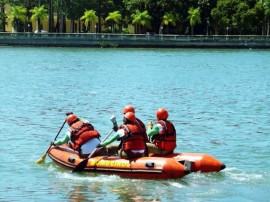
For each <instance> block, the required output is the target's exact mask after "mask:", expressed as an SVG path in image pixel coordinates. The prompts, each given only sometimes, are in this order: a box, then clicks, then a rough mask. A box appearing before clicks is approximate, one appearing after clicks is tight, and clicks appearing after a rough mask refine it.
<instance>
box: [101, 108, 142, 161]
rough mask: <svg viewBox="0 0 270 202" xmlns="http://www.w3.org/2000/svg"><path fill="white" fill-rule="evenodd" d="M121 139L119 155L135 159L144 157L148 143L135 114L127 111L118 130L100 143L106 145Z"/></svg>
mask: <svg viewBox="0 0 270 202" xmlns="http://www.w3.org/2000/svg"><path fill="white" fill-rule="evenodd" d="M116 140H120V141H121V142H120V145H119V146H118V155H119V156H120V157H121V158H126V159H133V158H139V157H143V156H144V154H145V149H146V144H145V140H144V136H143V131H142V129H141V127H139V126H138V124H136V117H135V114H134V113H132V112H127V113H125V115H124V118H123V124H122V125H121V126H120V127H119V129H118V130H117V132H116V133H115V134H114V135H113V136H112V137H111V138H110V139H109V140H107V141H105V142H102V143H100V145H99V146H100V147H106V146H107V145H109V144H111V143H112V142H114V141H116Z"/></svg>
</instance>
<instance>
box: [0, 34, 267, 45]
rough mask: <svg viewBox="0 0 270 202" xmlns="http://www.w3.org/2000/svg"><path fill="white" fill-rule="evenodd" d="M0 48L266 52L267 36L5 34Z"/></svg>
mask: <svg viewBox="0 0 270 202" xmlns="http://www.w3.org/2000/svg"><path fill="white" fill-rule="evenodd" d="M0 46H48V47H131V48H260V49H269V48H270V36H257V35H256V36H255V35H252V36H251V35H248V36H246V35H245V36H243V35H234V36H233V35H226V36H224V35H223V36H220V35H211V36H210V35H209V36H201V35H194V36H188V35H155V34H107V33H100V34H96V33H94V34H92V33H66V34H56V33H7V32H5V33H0Z"/></svg>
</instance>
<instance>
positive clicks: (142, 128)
mask: <svg viewBox="0 0 270 202" xmlns="http://www.w3.org/2000/svg"><path fill="white" fill-rule="evenodd" d="M136 124H138V126H139V127H140V128H141V131H142V133H143V138H144V141H145V142H149V139H148V136H147V133H146V128H145V125H144V123H143V122H142V121H141V120H140V119H138V118H136Z"/></svg>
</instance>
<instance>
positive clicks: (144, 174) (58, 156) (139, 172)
mask: <svg viewBox="0 0 270 202" xmlns="http://www.w3.org/2000/svg"><path fill="white" fill-rule="evenodd" d="M48 155H49V157H50V158H51V159H52V160H53V161H55V162H56V163H57V164H59V165H61V166H64V167H67V168H70V169H74V168H75V167H76V166H77V165H78V164H79V163H80V162H81V161H82V160H84V159H82V158H80V157H79V155H78V153H77V152H75V151H74V150H72V149H70V148H69V147H68V145H62V146H52V147H51V149H50V150H49V152H48ZM225 167H226V166H225V165H224V164H223V163H221V162H220V161H219V160H217V159H216V158H214V157H213V156H211V155H209V154H201V153H179V154H170V155H166V156H165V157H158V156H155V155H150V157H143V158H138V159H135V160H132V161H129V160H126V159H121V158H120V157H118V156H97V157H92V158H90V159H89V161H88V163H87V166H86V167H85V169H84V171H89V172H100V173H107V174H117V175H120V176H122V177H129V178H142V179H176V178H181V177H184V176H185V175H186V174H188V173H190V172H198V171H199V172H219V171H221V170H223V169H224V168H225Z"/></svg>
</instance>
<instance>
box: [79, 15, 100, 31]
mask: <svg viewBox="0 0 270 202" xmlns="http://www.w3.org/2000/svg"><path fill="white" fill-rule="evenodd" d="M80 19H81V20H84V25H85V27H86V29H87V30H88V28H89V26H90V25H91V23H97V21H98V17H97V15H96V11H94V10H86V11H85V12H84V15H83V16H82V17H81V18H80ZM90 28H91V26H90ZM89 31H90V29H89Z"/></svg>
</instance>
